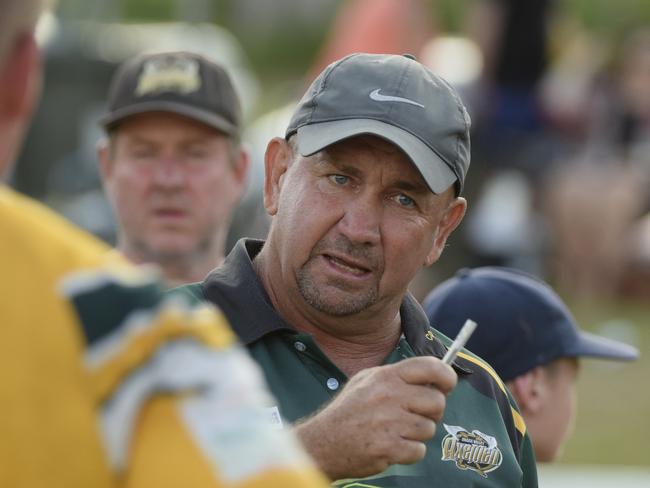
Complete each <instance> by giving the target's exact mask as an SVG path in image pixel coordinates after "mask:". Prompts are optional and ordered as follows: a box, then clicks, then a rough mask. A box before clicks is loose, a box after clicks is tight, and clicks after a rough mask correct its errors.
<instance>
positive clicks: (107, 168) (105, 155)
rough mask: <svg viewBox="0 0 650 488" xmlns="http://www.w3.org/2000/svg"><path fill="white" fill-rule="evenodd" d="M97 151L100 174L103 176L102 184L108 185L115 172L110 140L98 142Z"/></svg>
mask: <svg viewBox="0 0 650 488" xmlns="http://www.w3.org/2000/svg"><path fill="white" fill-rule="evenodd" d="M95 150H96V151H97V161H98V162H99V172H100V174H101V176H102V182H103V183H104V185H106V184H107V182H108V180H109V179H110V177H111V174H112V172H113V165H112V164H111V162H112V161H111V153H110V151H111V148H110V147H109V142H108V138H106V137H103V138H102V139H100V140H99V141H97V145H96V146H95Z"/></svg>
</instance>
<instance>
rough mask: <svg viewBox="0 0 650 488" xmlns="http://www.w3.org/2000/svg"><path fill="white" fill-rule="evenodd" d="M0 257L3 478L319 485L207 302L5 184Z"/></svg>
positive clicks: (109, 483) (15, 485) (54, 483)
mask: <svg viewBox="0 0 650 488" xmlns="http://www.w3.org/2000/svg"><path fill="white" fill-rule="evenodd" d="M0 260H2V266H1V268H0V269H1V270H2V281H1V283H0V385H2V386H1V388H0V460H1V462H0V486H3V487H4V486H7V487H9V486H11V487H12V488H23V487H24V488H32V487H33V488H36V487H39V488H40V487H62V488H63V487H65V488H75V487H84V488H86V487H93V488H102V487H138V488H140V487H172V486H173V487H178V486H192V487H219V488H222V487H232V488H235V487H236V488H262V487H277V488H280V487H299V486H300V487H302V486H313V487H322V486H326V483H325V481H324V480H323V478H322V475H320V474H319V473H318V472H317V471H316V470H315V469H314V467H313V465H312V464H311V463H310V462H309V460H308V459H307V458H306V456H305V455H304V454H303V453H302V451H301V450H300V449H299V447H298V446H297V444H296V442H295V441H294V439H293V438H291V437H290V436H287V435H285V434H286V433H285V432H283V431H280V430H278V429H274V428H272V427H269V424H268V421H267V411H266V410H265V409H264V408H262V407H260V405H265V404H267V403H268V401H269V398H270V397H269V396H268V393H267V392H266V390H265V388H264V386H263V380H262V376H261V374H260V373H259V371H258V369H257V367H256V366H255V364H254V363H253V362H252V361H251V360H250V359H249V358H248V357H247V355H246V354H245V353H244V352H243V350H242V349H241V348H240V347H237V346H236V345H235V344H234V336H233V334H232V332H231V330H230V328H229V326H228V324H227V322H226V321H225V319H224V317H223V316H222V315H221V314H220V313H218V312H217V311H216V310H215V309H214V308H213V307H210V306H188V305H186V304H184V303H181V302H179V301H176V300H173V299H172V300H170V299H166V298H164V296H163V294H162V289H161V288H159V285H158V281H157V279H156V278H155V276H153V274H154V273H150V272H146V271H144V270H136V269H135V268H132V267H130V266H129V265H127V264H126V263H124V262H122V261H121V259H120V258H119V257H118V256H117V254H116V253H114V252H112V251H111V250H110V249H109V248H107V247H106V246H105V245H104V244H102V243H100V242H98V241H96V240H95V239H94V238H92V237H91V236H89V235H87V234H85V233H84V232H82V231H80V230H78V229H76V228H74V227H73V226H72V225H70V224H68V223H67V222H65V221H64V220H63V219H61V218H60V217H58V216H56V215H55V214H53V213H52V212H50V211H49V210H47V209H46V208H44V207H43V206H41V205H40V204H38V203H36V202H34V201H32V200H30V199H28V198H26V197H23V196H20V195H19V194H17V193H15V192H13V191H12V190H10V189H8V188H7V187H4V186H0Z"/></svg>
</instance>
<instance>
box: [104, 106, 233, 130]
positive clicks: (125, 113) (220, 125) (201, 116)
mask: <svg viewBox="0 0 650 488" xmlns="http://www.w3.org/2000/svg"><path fill="white" fill-rule="evenodd" d="M150 112H168V113H173V114H177V115H182V116H184V117H187V118H189V119H192V120H196V121H198V122H202V123H204V124H205V125H208V126H210V127H212V128H214V129H217V130H218V131H221V132H224V133H225V134H228V135H236V134H237V127H235V126H234V125H233V124H232V123H230V122H228V121H227V120H226V119H225V118H223V117H220V116H218V115H216V114H214V113H213V112H210V111H207V110H201V109H198V108H196V107H192V106H189V105H187V104H184V103H178V102H172V101H161V100H151V101H146V102H140V103H135V104H133V105H129V106H128V107H124V108H121V109H118V110H115V111H113V112H111V113H109V114H108V115H106V116H104V117H102V118H101V119H100V120H99V123H100V125H101V126H102V127H104V128H105V129H106V130H110V129H113V128H114V127H116V126H117V125H118V124H119V123H120V122H123V121H124V119H126V118H128V117H132V116H134V115H140V114H145V113H150Z"/></svg>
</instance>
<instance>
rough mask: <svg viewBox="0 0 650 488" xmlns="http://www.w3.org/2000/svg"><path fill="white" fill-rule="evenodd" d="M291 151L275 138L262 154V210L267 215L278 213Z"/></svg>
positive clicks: (279, 139)
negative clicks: (264, 210)
mask: <svg viewBox="0 0 650 488" xmlns="http://www.w3.org/2000/svg"><path fill="white" fill-rule="evenodd" d="M292 158H293V151H292V150H291V146H290V145H289V143H288V142H287V141H285V140H284V139H283V138H281V137H275V138H273V139H271V141H269V143H268V145H267V146H266V153H265V154H264V208H266V211H267V213H268V214H269V215H275V214H276V212H277V211H278V202H279V200H280V191H281V190H282V182H283V180H284V175H285V173H286V171H287V169H288V168H289V164H290V163H291V159H292Z"/></svg>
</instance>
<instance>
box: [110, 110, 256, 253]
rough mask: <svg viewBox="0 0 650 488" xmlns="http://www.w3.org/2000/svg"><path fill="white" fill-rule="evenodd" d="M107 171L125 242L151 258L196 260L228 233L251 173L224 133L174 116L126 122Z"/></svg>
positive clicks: (154, 115)
mask: <svg viewBox="0 0 650 488" xmlns="http://www.w3.org/2000/svg"><path fill="white" fill-rule="evenodd" d="M105 153H106V154H104V156H103V157H100V159H101V160H102V161H101V163H102V173H103V176H104V182H105V185H106V189H107V192H108V194H109V197H110V199H111V201H112V203H113V207H114V209H115V211H116V214H117V215H116V217H117V219H118V221H119V226H120V245H121V246H122V245H123V244H126V246H122V247H127V248H130V249H135V250H136V251H137V252H138V253H140V254H143V255H144V256H146V257H148V258H150V259H156V260H164V259H165V258H174V257H177V256H179V255H185V256H188V257H189V256H191V254H193V253H195V252H200V251H202V250H205V248H207V247H209V246H210V245H211V242H212V239H213V238H214V236H215V234H216V233H217V232H218V231H219V230H220V229H223V231H224V232H225V229H227V226H228V224H229V218H230V214H231V212H232V210H233V208H234V206H235V204H236V202H237V200H238V198H239V196H240V194H241V191H242V188H243V183H244V175H243V174H242V172H245V169H241V168H239V167H238V164H237V162H236V161H235V160H233V157H232V151H231V147H230V141H229V139H228V138H227V137H226V136H225V135H223V134H221V133H219V132H218V131H216V130H214V129H212V128H210V127H208V126H206V125H204V124H201V123H199V122H196V121H193V120H190V119H187V118H185V117H182V116H178V115H173V114H167V113H162V112H160V113H149V114H143V115H138V116H133V117H131V118H129V119H127V120H126V121H124V122H123V123H122V124H121V125H120V126H119V127H118V129H117V131H116V134H115V136H114V138H113V145H112V148H110V149H109V150H107V151H105Z"/></svg>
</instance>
